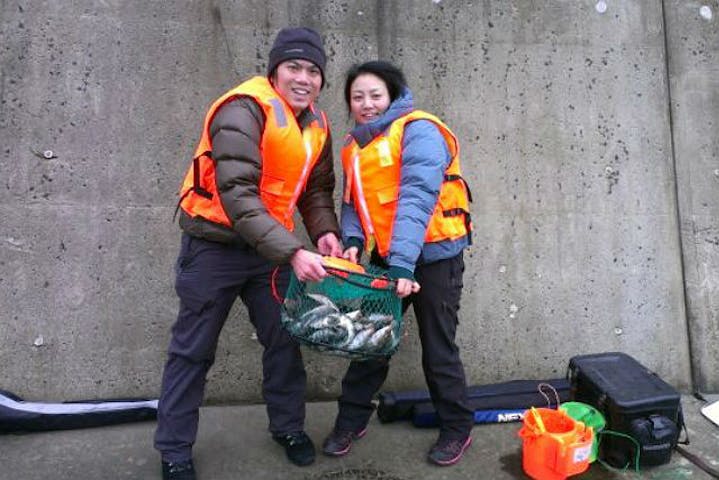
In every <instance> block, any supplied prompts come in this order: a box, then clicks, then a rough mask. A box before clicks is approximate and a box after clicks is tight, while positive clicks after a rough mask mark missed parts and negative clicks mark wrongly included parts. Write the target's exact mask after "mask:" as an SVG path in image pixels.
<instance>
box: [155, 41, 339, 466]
mask: <svg viewBox="0 0 719 480" xmlns="http://www.w3.org/2000/svg"><path fill="white" fill-rule="evenodd" d="M325 64H326V55H325V52H324V48H323V45H322V40H321V38H320V36H319V34H317V32H315V31H313V30H310V29H307V28H285V29H283V30H281V31H280V32H279V33H278V34H277V37H276V39H275V42H274V45H273V47H272V50H271V51H270V56H269V63H268V69H267V71H268V73H267V77H254V78H252V79H250V80H248V81H246V82H244V83H242V84H240V85H239V86H237V87H235V88H233V89H232V90H230V91H229V92H227V93H226V94H225V95H223V96H222V97H220V98H219V99H218V100H217V101H215V103H214V104H213V105H212V106H211V107H210V109H209V111H208V112H207V115H206V117H205V121H204V125H203V130H202V136H201V139H200V143H199V145H198V146H197V149H196V151H195V158H194V159H193V162H192V165H191V166H190V168H189V170H188V172H187V175H186V176H185V180H184V183H183V185H182V189H181V197H180V202H179V205H178V208H179V209H180V227H181V228H182V230H183V234H182V244H181V248H180V254H179V257H178V260H177V266H176V270H177V278H176V284H175V289H176V291H177V294H178V296H179V298H180V311H179V314H178V317H177V321H176V323H175V325H174V326H173V328H172V339H171V341H170V346H169V355H168V360H167V364H166V365H165V371H164V374H163V379H162V392H161V396H160V402H159V408H158V426H157V431H156V433H155V448H157V449H158V450H159V451H160V453H161V456H162V474H163V479H165V480H167V479H173V480H194V479H195V470H194V465H193V463H192V446H193V444H194V442H195V438H196V434H197V425H198V413H199V407H200V404H201V403H202V398H203V393H204V388H205V376H206V374H207V371H208V370H209V368H210V366H211V365H212V364H213V362H214V356H215V350H216V347H217V339H218V336H219V333H220V331H221V329H222V327H223V325H224V322H225V320H226V318H227V315H228V313H229V311H230V308H231V307H232V304H233V303H234V301H235V299H236V298H237V297H238V296H239V297H240V298H241V299H242V302H243V303H244V304H245V305H246V306H247V309H248V312H249V316H250V321H251V322H252V324H253V325H254V327H255V329H256V332H257V338H258V340H259V342H260V343H261V344H262V346H263V347H264V353H263V356H262V365H263V397H264V399H265V402H266V404H267V414H268V417H269V430H270V432H271V433H272V436H273V438H274V439H275V440H276V441H277V442H278V443H279V444H280V445H282V446H283V447H284V448H285V452H286V454H287V457H288V458H289V459H290V461H292V462H293V463H295V464H297V465H309V464H310V463H312V462H313V461H314V458H315V448H314V445H313V443H312V440H310V438H309V437H308V436H307V435H306V434H305V432H304V417H305V405H304V395H305V385H306V375H305V370H304V365H303V363H302V357H301V354H300V350H299V347H298V345H297V344H296V343H295V342H294V341H293V340H292V339H291V338H290V337H289V336H288V334H287V333H286V332H285V331H284V330H283V329H282V327H281V325H280V303H279V301H278V299H277V295H275V293H278V294H279V295H283V294H284V292H285V290H286V288H287V284H288V281H289V268H290V266H291V268H292V269H293V270H294V272H295V274H296V275H297V277H298V278H299V279H300V280H309V281H317V280H320V279H321V278H323V277H324V276H326V275H327V273H326V271H325V270H324V268H323V266H322V257H321V255H320V254H322V255H335V256H339V255H341V246H340V243H339V240H338V232H339V228H338V224H337V218H336V216H335V212H334V202H333V199H332V191H333V189H334V182H335V177H334V172H333V159H332V142H331V138H330V133H329V125H328V124H327V119H326V117H325V115H324V113H323V112H321V111H320V110H318V109H317V108H316V107H315V106H314V101H315V99H316V98H317V97H318V95H319V92H320V89H321V88H322V86H323V84H324V69H325ZM295 207H297V208H298V209H299V212H300V213H301V214H302V217H303V222H304V224H305V227H306V228H307V231H308V233H309V236H310V238H311V240H312V241H313V242H314V244H315V245H316V246H317V249H318V250H319V252H320V254H317V253H313V252H310V251H308V250H306V249H304V248H303V246H302V243H301V241H300V240H299V239H298V238H297V237H295V235H294V234H293V233H292V231H293V229H294V224H293V213H294V211H295ZM275 289H276V291H273V290H275Z"/></svg>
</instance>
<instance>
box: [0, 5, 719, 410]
mask: <svg viewBox="0 0 719 480" xmlns="http://www.w3.org/2000/svg"><path fill="white" fill-rule="evenodd" d="M596 3H597V2H595V1H594V0H589V1H585V0H581V1H577V0H553V1H548V2H526V1H512V2H509V1H489V0H485V1H480V2H477V1H471V2H470V1H451V0H443V1H438V0H434V1H432V0H393V1H382V0H380V1H369V0H361V1H353V2H344V1H341V0H304V1H296V2H282V1H277V0H265V1H261V2H260V1H236V0H234V1H233V0H215V1H212V2H206V1H191V0H184V1H181V0H174V1H166V2H159V1H152V2H146V1H138V0H126V1H120V0H105V1H102V2H95V1H87V0H77V1H74V2H55V1H42V0H28V1H22V2H17V1H9V0H0V13H1V15H0V28H1V29H2V30H1V31H0V68H1V69H2V70H1V71H0V140H1V141H2V142H1V146H2V148H1V149H0V178H1V179H2V184H1V185H0V216H1V217H0V218H2V222H0V345H1V347H0V364H2V365H3V366H4V367H3V368H2V370H0V372H1V373H0V388H2V389H7V390H11V391H14V392H16V393H18V394H20V395H23V396H25V397H28V398H33V399H72V398H75V399H77V398H100V397H109V396H120V395H121V396H143V395H145V396H155V395H157V393H158V389H159V380H160V373H161V369H162V365H163V362H164V357H165V349H166V345H167V341H168V339H169V328H170V326H171V324H172V322H173V321H174V316H175V314H176V309H177V299H176V297H175V294H174V291H173V273H172V269H173V263H174V260H175V256H176V253H177V246H178V240H179V230H178V228H177V226H176V225H175V224H173V222H172V214H173V211H174V206H175V202H176V199H177V197H176V196H175V193H176V190H177V187H178V185H179V182H180V179H181V177H182V175H183V173H184V171H185V169H186V168H187V165H188V161H189V159H190V156H191V154H192V151H193V149H194V146H195V142H196V141H197V139H198V136H199V128H200V124H201V121H202V116H203V114H204V112H205V110H206V108H207V106H208V105H209V103H210V102H211V101H212V100H213V99H214V98H215V97H217V96H218V95H219V94H221V93H223V92H224V91H225V90H227V89H228V88H229V87H231V86H233V85H235V84H236V83H238V82H239V81H240V80H241V79H243V78H244V77H247V76H249V75H253V74H257V73H260V74H262V73H263V72H264V71H265V68H266V62H267V53H268V51H269V47H270V45H271V42H272V40H273V38H274V35H275V33H276V32H277V30H278V29H279V28H281V27H282V26H285V25H287V24H294V25H300V24H302V25H307V26H311V27H314V28H316V29H317V30H319V31H320V32H321V33H322V34H323V36H324V38H325V41H326V49H327V52H328V54H329V58H330V59H329V65H328V68H327V76H328V80H329V81H328V85H327V88H326V89H325V90H324V92H323V93H322V97H321V100H320V103H321V105H322V106H323V108H325V109H326V110H327V111H328V112H330V117H331V120H332V121H333V130H334V134H335V138H341V135H342V133H343V132H344V131H345V130H346V129H347V128H348V126H349V122H348V119H347V114H346V110H345V107H344V102H343V100H342V93H341V90H342V85H343V78H342V75H343V73H344V71H345V70H346V69H347V67H348V66H349V65H351V64H352V63H353V62H356V61H363V60H367V59H373V58H378V57H379V58H384V59H389V60H392V61H395V62H397V63H398V64H399V65H401V66H402V67H403V68H404V70H405V73H406V74H407V77H408V79H409V81H410V86H411V87H412V88H413V90H414V93H415V96H416V99H417V103H418V105H420V106H422V107H423V108H425V109H428V110H430V111H432V112H434V113H436V114H438V115H440V116H441V117H443V118H444V119H445V120H446V121H447V123H448V124H449V125H451V126H452V127H453V128H454V129H455V131H456V133H457V134H458V136H459V138H460V140H461V142H462V152H463V161H464V169H465V174H466V176H467V177H468V179H469V181H470V183H471V184H472V186H473V193H474V198H475V203H474V206H473V214H474V217H473V219H474V223H475V226H476V235H475V244H474V246H473V247H472V248H471V250H470V251H469V253H468V255H467V257H466V260H467V271H466V274H465V291H464V297H463V302H462V312H461V315H462V321H461V325H460V333H459V335H460V339H459V343H460V345H461V348H462V355H463V358H464V360H465V365H466V370H467V376H468V380H469V381H470V383H473V384H479V383H487V382H494V381H502V380H510V379H518V378H549V377H558V376H563V375H564V372H565V369H566V366H567V363H568V359H569V358H570V357H571V356H572V355H576V354H580V353H588V352H600V351H609V350H621V351H625V352H627V353H629V354H631V355H633V356H635V357H636V358H638V359H639V360H640V361H642V362H643V363H644V364H645V365H646V366H648V367H649V368H651V369H653V370H655V371H657V372H658V373H659V374H660V375H661V376H662V378H664V379H665V380H667V381H669V382H670V383H672V384H673V385H675V386H677V387H678V388H680V389H682V390H685V391H686V390H689V389H691V388H699V389H702V390H714V391H717V390H718V389H719V379H717V375H716V374H715V372H716V371H717V366H718V364H719V353H717V350H716V348H714V347H713V345H715V344H716V337H717V332H719V326H718V325H717V323H718V318H717V303H716V302H717V300H716V293H717V288H719V274H717V269H716V266H717V261H718V260H719V256H718V255H719V242H717V240H716V237H717V235H719V231H718V230H717V228H718V227H717V223H716V222H717V220H716V218H717V213H718V209H719V200H717V198H718V197H717V195H716V190H717V186H718V185H719V183H718V182H719V172H717V169H719V161H718V160H717V150H718V148H719V147H718V143H717V140H716V137H717V135H716V122H717V119H718V118H719V116H718V114H719V104H717V88H716V87H717V80H716V77H717V75H716V73H717V66H718V65H719V61H718V60H717V56H716V45H717V31H718V28H717V15H719V6H718V5H717V2H716V0H711V1H709V0H707V1H705V2H704V3H705V4H706V6H708V7H709V8H710V9H711V11H712V12H713V17H712V18H711V19H708V18H706V17H707V15H706V13H705V15H704V16H701V15H700V11H699V9H700V7H701V6H703V5H704V4H700V3H696V2H679V1H673V2H672V1H665V2H659V1H656V0H654V1H652V0H643V1H639V0H637V1H632V2H611V1H608V2H607V4H608V5H607V10H606V11H605V12H603V13H600V12H599V11H598V9H597V8H596ZM600 10H601V9H600ZM338 145H339V142H336V145H335V151H336V153H337V152H338V151H339V149H338ZM45 151H51V154H50V153H49V152H48V156H49V157H51V158H45V156H44V155H43V152H45ZM337 171H338V172H339V164H337ZM685 299H686V300H685ZM238 303H239V302H238ZM406 320H407V335H406V338H405V339H404V340H403V344H402V347H401V350H400V352H399V353H398V354H397V356H396V357H395V358H394V360H393V369H392V371H391V374H390V378H389V379H388V382H387V384H386V385H385V387H386V388H387V389H401V388H421V387H423V385H424V383H423V377H422V375H421V373H420V372H419V370H420V367H419V365H420V363H419V355H420V350H419V346H418V341H417V335H416V328H415V325H414V323H413V317H412V316H411V315H409V316H408V317H407V319H406ZM260 355H261V349H260V346H259V345H258V343H257V341H256V339H255V338H254V335H253V330H252V328H251V326H250V324H249V322H248V321H247V316H246V313H245V311H244V309H243V308H242V307H241V306H240V305H236V306H235V308H234V309H233V310H232V312H231V314H230V318H229V319H228V322H227V325H226V327H225V330H224V331H223V335H222V337H221V341H220V345H219V348H218V352H217V363H216V365H215V367H214V368H213V370H212V372H211V375H210V382H209V384H208V392H207V400H208V401H209V402H223V401H240V402H254V401H261V398H260V396H259V391H260V383H261V368H260V364H259V359H260ZM306 364H307V368H308V373H309V381H310V392H309V395H310V397H311V398H312V399H317V398H331V397H333V396H334V395H335V394H336V393H337V391H338V389H339V381H340V378H341V375H342V373H343V371H344V369H345V367H346V365H347V362H346V361H344V360H341V359H337V358H334V357H326V356H322V355H318V354H315V353H313V352H307V355H306ZM692 374H693V378H694V380H695V383H693V382H692Z"/></svg>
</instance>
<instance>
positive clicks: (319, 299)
mask: <svg viewBox="0 0 719 480" xmlns="http://www.w3.org/2000/svg"><path fill="white" fill-rule="evenodd" d="M307 296H308V297H310V298H311V299H312V300H314V301H315V302H317V303H319V304H320V305H327V306H328V307H332V309H333V310H335V311H337V312H339V311H340V309H339V308H337V305H335V304H334V302H332V300H330V299H329V297H326V296H324V295H320V294H319V293H308V294H307Z"/></svg>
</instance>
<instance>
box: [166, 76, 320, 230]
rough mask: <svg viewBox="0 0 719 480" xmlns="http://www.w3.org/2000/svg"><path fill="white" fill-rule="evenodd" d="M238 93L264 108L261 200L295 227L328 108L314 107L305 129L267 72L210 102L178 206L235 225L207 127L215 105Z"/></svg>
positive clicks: (215, 221) (288, 224)
mask: <svg viewBox="0 0 719 480" xmlns="http://www.w3.org/2000/svg"><path fill="white" fill-rule="evenodd" d="M236 97H251V98H252V99H254V100H255V102H256V103H257V104H258V105H259V106H260V107H261V108H262V110H263V112H264V116H265V128H264V130H263V132H262V138H261V140H260V145H259V150H260V151H261V152H262V175H261V177H260V181H259V185H258V187H259V192H260V199H261V200H262V203H263V205H264V206H265V208H267V211H268V213H269V214H270V215H271V216H272V217H273V218H274V219H275V220H277V221H278V222H280V223H281V224H282V225H284V226H285V227H286V228H287V229H288V230H293V229H294V221H293V214H294V210H295V207H296V205H297V201H298V199H299V197H300V196H301V195H302V192H303V191H304V188H305V185H306V183H307V179H308V178H309V175H310V172H311V171H312V169H313V168H314V166H315V164H316V163H317V160H318V159H319V156H320V154H321V152H322V149H323V148H324V146H325V143H326V141H327V136H328V129H327V119H326V117H325V115H324V112H322V111H319V110H316V109H315V108H314V106H310V109H311V112H312V113H313V115H314V116H315V118H314V119H313V120H312V121H311V122H310V124H309V125H307V126H306V127H305V128H304V130H303V131H301V130H300V128H299V125H298V123H297V121H296V119H295V115H294V113H293V112H292V109H291V108H290V107H289V105H287V102H285V101H284V100H283V99H282V98H281V97H280V96H279V94H278V93H277V92H276V91H275V89H274V88H273V87H272V85H271V84H270V82H269V81H268V80H267V78H265V77H254V78H252V79H250V80H248V81H247V82H244V83H242V84H241V85H239V86H237V87H235V88H233V89H232V90H230V91H229V92H227V93H225V94H224V95H222V96H221V97H220V98H219V99H218V100H216V101H215V102H214V103H213V104H212V106H211V107H210V109H209V110H208V112H207V114H206V115H205V121H204V124H203V129H202V135H201V138H200V142H199V144H198V145H197V148H196V149H195V157H194V158H193V161H192V164H191V165H190V168H189V170H188V171H187V174H186V175H185V178H184V181H183V184H182V187H181V189H180V201H179V203H178V207H179V208H182V209H183V210H184V211H185V212H186V213H187V214H188V215H190V216H192V217H196V216H200V217H202V218H204V219H206V220H209V221H211V222H214V223H218V224H221V225H224V226H227V227H230V228H231V227H232V221H231V220H230V219H229V218H228V216H227V214H226V212H225V209H224V208H223V206H222V202H221V201H220V196H219V194H218V192H217V182H216V179H215V161H214V160H213V158H212V141H211V138H210V133H209V129H210V125H211V123H212V120H213V119H214V116H215V114H216V113H217V110H218V109H219V108H220V107H221V106H222V105H224V104H225V103H226V102H227V101H229V100H231V99H233V98H236Z"/></svg>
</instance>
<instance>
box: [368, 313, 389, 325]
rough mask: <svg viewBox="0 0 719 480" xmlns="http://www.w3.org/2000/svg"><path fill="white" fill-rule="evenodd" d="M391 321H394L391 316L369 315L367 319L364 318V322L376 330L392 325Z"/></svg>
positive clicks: (381, 314)
mask: <svg viewBox="0 0 719 480" xmlns="http://www.w3.org/2000/svg"><path fill="white" fill-rule="evenodd" d="M392 320H394V317H393V316H392V315H385V314H383V313H371V314H370V315H369V317H365V322H367V323H369V324H371V325H374V327H375V328H377V329H379V328H382V327H384V326H387V325H390V324H392Z"/></svg>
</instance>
